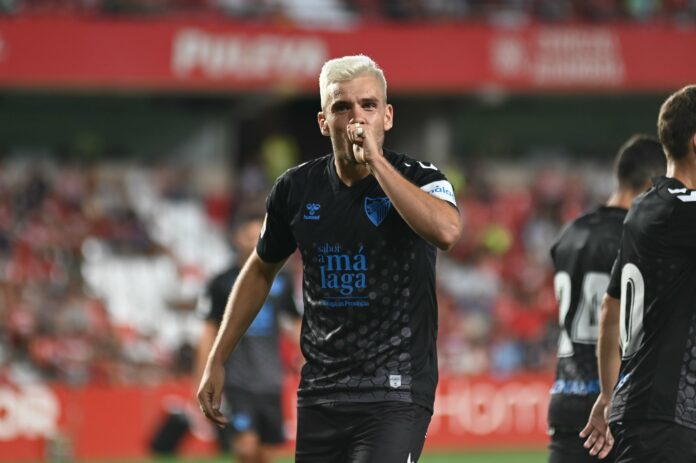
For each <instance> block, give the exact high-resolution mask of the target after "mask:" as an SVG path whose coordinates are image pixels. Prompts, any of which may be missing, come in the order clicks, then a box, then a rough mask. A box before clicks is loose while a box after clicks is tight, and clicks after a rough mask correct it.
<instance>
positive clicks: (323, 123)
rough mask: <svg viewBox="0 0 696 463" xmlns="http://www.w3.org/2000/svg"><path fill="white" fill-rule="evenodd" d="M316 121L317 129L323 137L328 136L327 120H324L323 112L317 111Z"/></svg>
mask: <svg viewBox="0 0 696 463" xmlns="http://www.w3.org/2000/svg"><path fill="white" fill-rule="evenodd" d="M317 122H318V123H319V131H320V132H321V134H322V135H324V136H325V137H328V136H329V135H330V134H329V122H328V121H327V120H326V117H324V112H323V111H319V113H318V114H317Z"/></svg>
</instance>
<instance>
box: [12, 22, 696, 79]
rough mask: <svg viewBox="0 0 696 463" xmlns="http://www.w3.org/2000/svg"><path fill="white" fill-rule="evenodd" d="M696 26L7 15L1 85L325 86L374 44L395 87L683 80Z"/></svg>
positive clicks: (690, 73) (693, 69) (695, 73)
mask: <svg viewBox="0 0 696 463" xmlns="http://www.w3.org/2000/svg"><path fill="white" fill-rule="evenodd" d="M693 50H696V29H695V28H693V27H687V28H680V27H677V26H667V25H664V24H652V25H641V24H626V25H614V26H591V25H575V26H574V25H530V26H525V27H514V28H510V27H507V28H503V27H494V26H490V25H484V24H447V25H441V24H432V25H399V24H396V25H388V24H375V25H366V26H361V27H357V28H353V29H349V30H345V31H344V30H341V31H326V30H306V29H298V28H293V27H290V26H269V25H267V26H262V25H254V24H239V23H235V22H230V21H226V20H222V19H220V20H214V19H210V20H206V21H188V22H187V21H184V20H181V19H142V20H138V19H109V18H80V17H74V18H71V17H63V18H48V17H46V18H44V17H27V18H25V17H21V16H20V17H18V18H1V19H0V88H3V87H4V88H27V87H29V88H36V87H40V88H64V89H66V88H67V89H83V88H104V89H148V90H193V91H223V92H240V91H246V90H264V91H267V90H271V91H278V92H306V91H312V92H313V91H316V87H317V77H318V74H319V70H320V68H321V65H322V64H323V63H324V61H326V60H327V59H329V58H332V57H336V56H342V55H347V54H355V53H365V54H368V55H370V56H372V57H373V58H374V59H375V60H376V61H377V62H378V63H379V64H380V65H381V66H382V67H383V68H384V69H385V72H386V74H387V79H388V81H389V86H390V89H392V90H396V91H411V92H467V91H476V90H480V89H487V88H493V89H496V88H499V89H508V90H516V91H546V90H549V91H559V90H560V91H563V90H572V91H584V90H590V91H636V90H638V91H641V90H652V91H671V90H674V89H676V88H678V87H681V86H683V85H685V84H688V83H693V82H696V62H695V61H694V60H693Z"/></svg>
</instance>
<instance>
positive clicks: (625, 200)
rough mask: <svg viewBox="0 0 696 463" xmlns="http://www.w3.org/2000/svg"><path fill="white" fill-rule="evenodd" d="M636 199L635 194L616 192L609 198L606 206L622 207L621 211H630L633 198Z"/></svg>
mask: <svg viewBox="0 0 696 463" xmlns="http://www.w3.org/2000/svg"><path fill="white" fill-rule="evenodd" d="M635 197H636V195H635V194H634V193H633V192H629V191H626V190H616V191H615V192H614V193H612V195H611V196H610V197H609V200H608V201H607V204H606V205H607V206H608V207H620V208H621V209H628V208H629V207H631V201H633V198H635Z"/></svg>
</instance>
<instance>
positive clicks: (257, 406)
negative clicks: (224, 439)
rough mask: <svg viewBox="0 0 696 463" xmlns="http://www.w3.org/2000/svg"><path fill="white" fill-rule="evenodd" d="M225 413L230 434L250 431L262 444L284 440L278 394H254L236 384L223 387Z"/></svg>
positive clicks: (279, 442)
mask: <svg viewBox="0 0 696 463" xmlns="http://www.w3.org/2000/svg"><path fill="white" fill-rule="evenodd" d="M225 402H226V407H227V408H226V410H225V415H226V416H227V419H229V420H230V429H231V431H232V434H233V435H235V434H239V433H243V432H253V433H255V434H258V436H259V439H260V440H261V443H262V444H268V445H276V444H282V443H283V442H285V432H284V426H283V411H282V407H281V402H280V394H255V393H252V392H249V391H247V390H244V389H239V388H236V387H226V388H225Z"/></svg>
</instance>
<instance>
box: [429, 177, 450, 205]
mask: <svg viewBox="0 0 696 463" xmlns="http://www.w3.org/2000/svg"><path fill="white" fill-rule="evenodd" d="M421 190H423V191H425V192H426V193H428V194H431V195H433V196H435V197H436V198H438V199H442V200H444V201H447V202H449V203H452V204H454V205H455V206H456V205H457V200H456V199H455V197H454V188H452V184H451V183H450V182H448V181H447V180H438V181H437V182H431V183H428V184H427V185H423V186H422V187H421Z"/></svg>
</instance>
